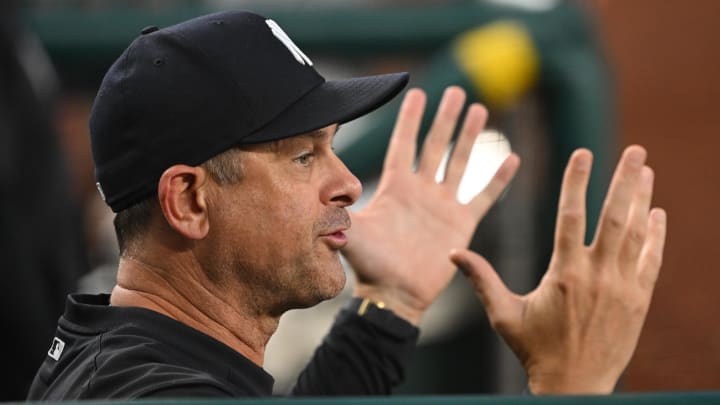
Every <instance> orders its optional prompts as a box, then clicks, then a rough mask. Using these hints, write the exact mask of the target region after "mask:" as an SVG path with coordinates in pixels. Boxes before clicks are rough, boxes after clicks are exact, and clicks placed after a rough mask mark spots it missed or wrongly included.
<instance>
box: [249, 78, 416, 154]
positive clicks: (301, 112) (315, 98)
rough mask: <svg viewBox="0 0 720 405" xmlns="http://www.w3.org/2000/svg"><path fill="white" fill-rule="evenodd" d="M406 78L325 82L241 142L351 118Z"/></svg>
mask: <svg viewBox="0 0 720 405" xmlns="http://www.w3.org/2000/svg"><path fill="white" fill-rule="evenodd" d="M408 77H409V75H408V74H407V73H404V72H403V73H391V74H385V75H377V76H366V77H358V78H353V79H345V80H333V81H326V82H324V83H322V84H320V85H319V86H317V87H315V88H313V89H312V90H310V91H309V92H308V93H307V94H305V95H304V96H302V97H301V98H300V99H298V100H297V101H296V102H295V103H294V104H293V105H291V106H290V107H289V108H287V109H286V110H285V111H283V112H282V113H280V114H279V115H278V116H277V117H276V118H275V119H273V120H272V121H271V122H270V123H269V124H268V125H266V126H264V127H262V128H260V129H259V130H257V131H255V132H254V133H252V134H251V135H249V136H247V137H244V138H243V139H242V140H240V143H243V144H249V143H260V142H268V141H273V140H277V139H282V138H288V137H291V136H295V135H300V134H304V133H308V132H312V131H315V130H317V129H320V128H324V127H326V126H328V125H331V124H335V123H337V124H343V123H345V122H349V121H352V120H354V119H355V118H358V117H361V116H363V115H365V114H367V113H369V112H371V111H373V110H375V109H377V108H378V107H380V106H382V105H383V104H385V103H387V102H388V101H390V100H392V99H393V98H394V97H395V96H396V95H397V94H398V93H399V92H400V91H401V90H402V89H403V88H404V87H405V86H406V85H407V82H408Z"/></svg>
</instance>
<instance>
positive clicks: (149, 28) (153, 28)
mask: <svg viewBox="0 0 720 405" xmlns="http://www.w3.org/2000/svg"><path fill="white" fill-rule="evenodd" d="M158 29H159V28H158V27H157V26H155V25H150V26H147V27H145V28H143V29H142V31H140V33H141V34H143V35H147V34H149V33H151V32H155V31H157V30H158Z"/></svg>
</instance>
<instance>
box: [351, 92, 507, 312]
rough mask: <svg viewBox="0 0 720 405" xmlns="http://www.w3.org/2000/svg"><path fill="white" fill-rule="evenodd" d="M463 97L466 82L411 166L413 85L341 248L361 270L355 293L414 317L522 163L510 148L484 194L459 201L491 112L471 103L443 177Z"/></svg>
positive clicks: (417, 99)
mask: <svg viewBox="0 0 720 405" xmlns="http://www.w3.org/2000/svg"><path fill="white" fill-rule="evenodd" d="M464 102H465V94H464V92H463V91H462V90H461V89H459V88H457V87H451V88H448V90H447V91H446V92H445V95H444V96H443V99H442V101H441V103H440V107H439V109H438V112H437V115H436V116H435V120H434V121H433V124H432V127H431V129H430V132H429V133H428V136H427V137H426V140H425V144H424V146H423V150H422V154H421V156H420V158H419V160H418V164H417V169H413V167H414V164H415V157H416V142H417V135H418V131H419V127H420V121H421V118H422V115H423V110H424V107H425V95H424V93H423V92H422V91H420V90H417V89H413V90H410V91H408V93H407V95H406V97H405V99H404V101H403V105H402V107H401V109H400V113H399V115H398V120H397V123H396V126H395V130H394V132H393V136H392V139H391V141H390V146H389V149H388V153H387V156H386V158H385V166H384V170H383V174H382V177H381V179H380V184H379V186H378V189H377V192H376V193H375V195H374V196H373V198H372V200H371V201H370V203H369V204H368V205H367V207H365V208H364V209H363V210H361V211H360V212H357V213H355V214H353V218H352V219H353V226H352V228H351V230H350V232H349V244H348V246H347V248H346V249H345V251H344V252H343V253H344V254H345V256H346V258H347V259H348V261H349V262H350V264H351V265H352V267H353V269H354V271H355V273H356V275H357V280H358V284H357V287H356V294H357V295H360V296H364V297H368V298H373V299H375V300H380V301H384V302H385V303H386V304H387V305H388V307H389V308H391V309H393V310H394V311H395V312H397V313H398V314H399V315H401V316H403V317H405V318H406V319H408V320H410V321H411V322H414V323H417V322H418V321H419V319H420V316H421V315H422V313H423V312H424V311H425V309H427V307H428V306H429V305H430V304H431V303H432V302H433V300H434V299H435V298H436V297H437V296H438V295H439V294H440V292H442V290H443V289H444V288H445V287H446V286H447V284H448V283H449V281H450V279H451V278H452V276H453V274H454V272H455V265H454V264H452V262H450V260H449V253H450V251H451V250H452V249H453V248H461V247H465V246H467V245H468V243H469V241H470V238H471V237H472V235H473V233H474V231H475V228H476V226H477V224H478V222H479V221H480V220H481V219H482V217H483V216H484V215H485V213H486V212H487V211H488V209H489V208H490V206H491V205H492V204H493V203H494V202H495V200H496V199H497V198H498V196H499V195H500V194H501V192H502V191H503V189H504V188H505V187H506V185H507V184H508V182H509V181H510V180H511V179H512V177H513V175H514V174H515V171H516V170H517V168H518V166H519V159H518V158H517V156H515V155H511V156H510V157H509V158H508V159H507V160H506V161H505V162H504V163H503V165H502V166H501V167H500V169H499V170H498V172H497V173H496V175H495V176H494V178H493V179H492V180H491V181H490V183H489V184H488V186H487V187H486V188H485V190H483V191H482V192H481V193H480V194H479V195H478V196H476V197H475V198H474V199H473V200H472V201H470V202H469V203H468V204H462V203H460V202H458V201H457V191H458V186H459V184H460V180H461V179H462V175H463V172H464V170H465V166H466V165H467V161H468V159H469V157H470V152H471V150H472V147H473V144H474V141H475V138H476V136H477V135H478V134H479V133H480V132H481V130H482V129H483V126H484V125H485V120H486V117H487V112H486V110H485V109H484V108H483V107H481V106H480V105H477V104H474V105H471V106H470V107H469V108H468V111H467V114H466V118H465V122H464V123H463V126H462V128H461V130H460V135H459V138H458V140H457V143H456V146H455V148H454V151H453V155H452V157H451V159H450V161H449V163H448V167H447V170H446V176H445V179H444V181H442V182H440V183H438V182H436V180H435V174H436V172H437V170H438V166H439V165H440V162H441V161H442V159H443V156H444V153H445V150H446V148H447V146H448V143H449V141H450V139H451V137H452V134H453V131H454V129H455V127H456V124H457V121H458V117H459V116H460V112H461V111H462V107H463V104H464Z"/></svg>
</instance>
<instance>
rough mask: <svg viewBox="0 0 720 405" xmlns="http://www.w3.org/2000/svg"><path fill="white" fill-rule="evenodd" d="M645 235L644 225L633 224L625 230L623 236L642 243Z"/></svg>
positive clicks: (633, 241)
mask: <svg viewBox="0 0 720 405" xmlns="http://www.w3.org/2000/svg"><path fill="white" fill-rule="evenodd" d="M645 236H646V231H645V227H642V226H634V227H632V228H630V229H628V230H627V234H626V236H625V237H626V239H628V240H629V241H630V242H632V243H636V244H643V242H645Z"/></svg>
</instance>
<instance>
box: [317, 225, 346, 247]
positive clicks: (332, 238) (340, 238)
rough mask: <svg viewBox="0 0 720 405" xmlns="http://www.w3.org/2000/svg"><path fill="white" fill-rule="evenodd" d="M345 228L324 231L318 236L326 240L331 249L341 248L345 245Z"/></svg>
mask: <svg viewBox="0 0 720 405" xmlns="http://www.w3.org/2000/svg"><path fill="white" fill-rule="evenodd" d="M344 231H345V229H338V230H336V231H332V232H328V233H324V234H322V235H320V238H322V239H324V240H325V241H327V243H328V244H329V245H330V247H331V248H333V249H342V248H343V247H345V245H347V235H345V232H344Z"/></svg>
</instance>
